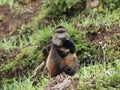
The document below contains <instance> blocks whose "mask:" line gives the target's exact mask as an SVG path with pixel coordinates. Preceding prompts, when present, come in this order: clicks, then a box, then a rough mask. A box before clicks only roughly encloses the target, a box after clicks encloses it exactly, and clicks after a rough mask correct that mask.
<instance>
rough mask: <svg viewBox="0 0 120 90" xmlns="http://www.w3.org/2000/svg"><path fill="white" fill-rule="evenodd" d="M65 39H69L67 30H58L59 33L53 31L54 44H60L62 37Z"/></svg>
mask: <svg viewBox="0 0 120 90" xmlns="http://www.w3.org/2000/svg"><path fill="white" fill-rule="evenodd" d="M64 38H65V39H67V40H70V36H69V34H68V33H67V32H59V33H55V34H54V36H53V39H52V42H53V43H54V44H55V45H56V46H62V45H63V43H62V39H64Z"/></svg>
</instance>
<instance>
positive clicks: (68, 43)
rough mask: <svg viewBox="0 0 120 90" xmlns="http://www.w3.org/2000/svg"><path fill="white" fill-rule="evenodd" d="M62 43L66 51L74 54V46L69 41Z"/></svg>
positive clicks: (64, 40) (65, 40)
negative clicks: (68, 50)
mask: <svg viewBox="0 0 120 90" xmlns="http://www.w3.org/2000/svg"><path fill="white" fill-rule="evenodd" d="M62 41H63V46H64V47H65V48H67V49H70V53H72V54H73V53H75V51H76V49H75V44H74V43H73V42H72V41H71V40H67V39H65V38H64V39H62Z"/></svg>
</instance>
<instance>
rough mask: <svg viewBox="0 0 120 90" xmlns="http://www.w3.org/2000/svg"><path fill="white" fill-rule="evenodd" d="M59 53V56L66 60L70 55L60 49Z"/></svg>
mask: <svg viewBox="0 0 120 90" xmlns="http://www.w3.org/2000/svg"><path fill="white" fill-rule="evenodd" d="M57 52H58V55H59V56H60V57H61V58H64V57H66V56H67V55H68V53H66V52H65V51H61V50H59V49H57Z"/></svg>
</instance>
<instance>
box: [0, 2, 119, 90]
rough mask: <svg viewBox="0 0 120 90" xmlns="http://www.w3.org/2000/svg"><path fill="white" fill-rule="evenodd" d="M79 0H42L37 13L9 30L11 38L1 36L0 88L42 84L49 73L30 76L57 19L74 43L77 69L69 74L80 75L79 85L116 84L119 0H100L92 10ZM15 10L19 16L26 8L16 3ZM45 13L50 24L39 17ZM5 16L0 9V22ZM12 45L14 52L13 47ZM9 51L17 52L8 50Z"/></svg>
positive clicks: (104, 87)
mask: <svg viewBox="0 0 120 90" xmlns="http://www.w3.org/2000/svg"><path fill="white" fill-rule="evenodd" d="M31 1H32V0H25V1H24V0H21V1H19V0H17V1H14V0H9V1H8V0H1V1H0V5H4V4H8V5H10V6H13V5H14V6H15V5H19V2H23V3H26V4H27V3H28V2H31ZM33 1H34V0H33ZM83 1H84V0H65V1H64V0H62V1H60V0H56V1H54V2H53V1H52V0H43V5H42V8H41V11H40V12H39V14H38V15H37V16H35V17H33V18H32V20H31V21H30V22H29V23H27V24H23V25H21V27H20V28H18V29H17V30H14V31H13V32H10V35H11V36H10V37H9V38H7V37H1V38H0V51H1V52H0V90H43V87H44V86H45V85H46V84H47V83H48V82H49V76H44V78H43V77H40V78H39V79H32V78H31V76H32V74H33V70H34V69H35V68H36V67H37V66H38V65H39V63H40V62H41V61H42V60H43V59H44V57H43V55H42V50H43V48H45V46H46V45H47V43H48V41H50V40H51V38H52V35H53V29H54V28H55V27H56V26H58V25H63V26H64V27H66V28H67V29H68V32H69V34H70V36H71V38H72V40H73V41H74V42H75V45H76V49H77V55H78V58H79V60H80V61H79V69H78V71H77V73H76V74H75V75H74V76H73V77H77V78H80V81H79V84H78V90H119V89H120V43H119V42H120V40H119V38H120V37H119V35H120V34H119V33H120V31H119V29H120V28H119V26H120V19H119V18H120V3H119V0H108V1H104V0H100V4H99V6H98V7H97V10H96V11H95V10H93V9H86V8H85V7H84V8H82V9H81V7H82V5H83V4H84V3H85V2H83ZM34 2H37V0H35V1H34ZM11 9H12V8H11ZM79 9H80V10H81V11H79ZM17 10H18V11H17V12H14V9H12V12H11V13H12V14H13V13H15V16H17V15H19V14H20V15H21V14H23V13H24V11H25V12H26V10H27V9H26V10H24V9H21V7H18V9H17ZM21 11H22V12H21ZM30 12H31V11H30ZM31 14H32V13H31ZM69 15H70V17H68V16H69ZM48 18H50V21H49V20H48V21H49V22H50V24H48V25H46V24H45V25H44V24H43V23H41V22H40V20H41V19H43V21H44V20H47V19H48ZM3 20H4V15H0V22H2V21H3ZM14 33H16V34H15V35H14ZM16 48H17V49H18V50H19V52H18V53H14V51H12V50H11V49H16ZM2 50H4V51H2ZM4 52H5V53H4ZM12 53H13V54H15V55H13V56H12ZM1 77H2V78H1Z"/></svg>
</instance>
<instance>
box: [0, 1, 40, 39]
mask: <svg viewBox="0 0 120 90" xmlns="http://www.w3.org/2000/svg"><path fill="white" fill-rule="evenodd" d="M41 4H42V1H41V0H37V1H32V2H30V3H28V4H26V5H23V10H24V11H25V12H24V11H23V12H24V13H22V11H19V9H17V8H16V7H12V8H10V6H9V5H3V6H0V15H2V17H3V19H2V20H0V38H2V37H4V36H5V37H10V36H11V35H12V34H13V33H12V32H14V31H15V30H16V29H18V28H20V27H21V25H23V24H27V23H28V22H30V21H31V19H32V18H33V17H35V16H37V15H38V13H39V11H40V6H41ZM18 11H19V14H16V13H17V12H18Z"/></svg>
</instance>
